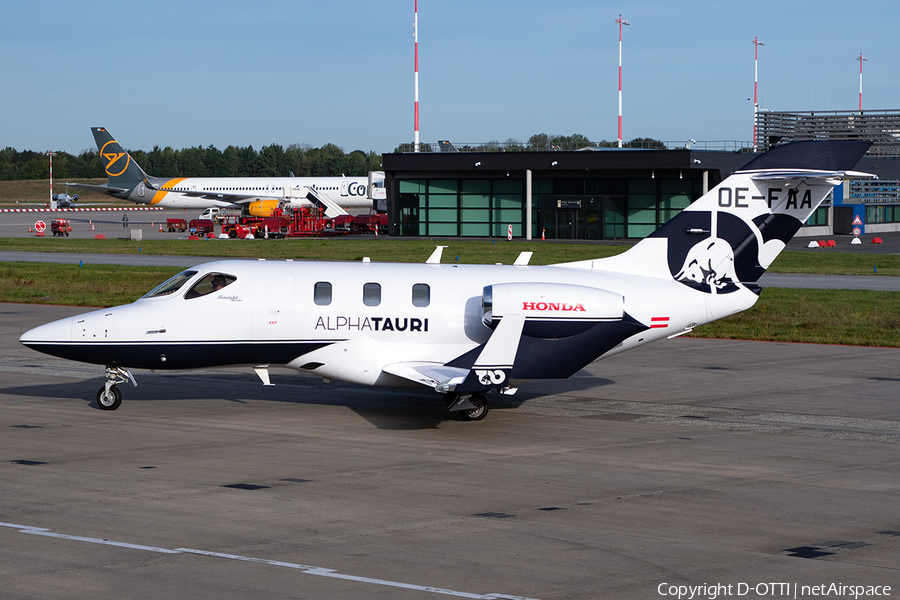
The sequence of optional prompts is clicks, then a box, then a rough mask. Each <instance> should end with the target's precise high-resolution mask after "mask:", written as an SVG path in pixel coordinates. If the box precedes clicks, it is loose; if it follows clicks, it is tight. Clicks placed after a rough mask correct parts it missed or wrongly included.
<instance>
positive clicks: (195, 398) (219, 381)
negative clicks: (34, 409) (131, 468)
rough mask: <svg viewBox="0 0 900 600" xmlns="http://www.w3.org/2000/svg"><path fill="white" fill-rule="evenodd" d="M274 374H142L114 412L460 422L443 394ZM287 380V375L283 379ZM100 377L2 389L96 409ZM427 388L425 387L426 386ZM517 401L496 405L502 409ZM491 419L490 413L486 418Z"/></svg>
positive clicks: (413, 426) (383, 425) (388, 423)
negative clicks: (214, 408)
mask: <svg viewBox="0 0 900 600" xmlns="http://www.w3.org/2000/svg"><path fill="white" fill-rule="evenodd" d="M278 379H279V378H278V377H277V376H276V377H273V378H272V380H273V382H274V383H275V386H274V387H263V386H262V384H261V383H260V382H259V381H258V380H256V379H255V377H253V378H250V377H244V376H242V375H230V374H229V375H225V376H224V377H223V376H222V375H205V374H204V375H198V374H191V375H190V376H189V377H185V376H177V375H171V374H159V373H157V374H141V375H139V376H138V386H137V387H133V386H131V385H130V384H128V385H123V386H122V390H123V392H124V394H125V400H124V401H123V402H122V406H121V407H120V408H118V409H117V410H116V411H115V412H113V413H112V415H113V416H115V414H116V413H121V412H127V411H128V406H129V404H136V403H144V402H160V401H170V400H183V401H184V403H185V406H190V405H191V403H192V402H193V404H194V405H195V406H196V405H199V404H200V403H206V404H208V403H209V402H210V401H224V402H233V403H238V404H249V403H251V402H287V403H293V404H308V405H331V406H345V407H346V408H348V409H350V410H352V411H353V412H355V413H356V414H357V415H359V416H360V417H362V418H363V419H365V420H366V421H368V422H369V423H371V424H372V425H373V426H375V427H376V428H378V429H386V430H419V429H433V428H437V427H439V426H440V424H441V423H443V422H445V421H458V420H460V418H459V417H458V416H457V415H454V414H450V413H448V412H447V411H446V409H445V404H444V401H443V399H442V398H441V397H440V396H437V395H435V394H428V393H421V394H417V393H415V392H411V391H410V390H406V389H399V390H392V389H379V390H377V393H373V390H371V389H369V388H363V387H361V386H353V385H350V384H337V385H335V384H334V383H332V384H322V383H318V382H317V383H316V384H315V385H309V384H307V385H297V383H296V382H291V383H289V384H288V383H280V382H279V381H278ZM281 379H284V380H285V381H288V380H289V379H290V378H289V376H286V377H282V378H281ZM101 383H102V379H99V378H98V379H88V380H83V381H77V382H66V383H45V384H38V385H29V386H22V387H9V388H5V389H4V388H0V393H3V394H8V395H15V396H21V397H35V398H45V399H47V398H49V399H51V400H59V401H65V402H69V401H81V402H83V403H85V404H87V405H88V406H90V407H91V408H93V409H95V410H100V408H99V406H98V405H97V401H96V394H97V390H98V389H99V387H100V385H101ZM426 392H427V390H426ZM517 404H518V403H514V404H511V403H506V402H504V404H495V405H492V407H493V408H496V409H503V408H505V407H509V406H514V405H517ZM488 418H490V417H488Z"/></svg>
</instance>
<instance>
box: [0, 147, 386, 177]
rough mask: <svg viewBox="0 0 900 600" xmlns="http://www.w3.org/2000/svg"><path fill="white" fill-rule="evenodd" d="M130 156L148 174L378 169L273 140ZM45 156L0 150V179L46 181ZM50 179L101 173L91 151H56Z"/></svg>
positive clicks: (339, 154)
mask: <svg viewBox="0 0 900 600" xmlns="http://www.w3.org/2000/svg"><path fill="white" fill-rule="evenodd" d="M129 154H131V157H132V158H133V159H134V160H135V162H137V164H139V165H140V166H141V168H142V169H144V172H146V173H147V174H148V175H150V176H153V177H287V176H289V175H290V174H291V173H293V174H294V175H295V176H297V177H332V176H339V175H347V176H364V175H366V174H367V173H368V172H369V171H379V170H380V169H381V155H380V154H376V153H375V152H363V151H361V150H354V151H353V152H350V153H345V152H344V151H343V150H342V149H341V148H340V147H338V146H336V145H334V144H325V145H324V146H322V147H321V148H313V147H312V146H309V145H301V144H292V145H290V146H288V147H287V148H284V147H282V146H280V145H278V144H272V145H270V146H263V147H262V148H261V149H260V150H259V151H257V150H254V148H253V146H247V147H245V148H239V147H236V146H228V147H227V148H225V150H219V149H217V148H216V147H214V146H209V147H207V148H202V147H199V146H198V147H195V148H185V149H183V150H173V149H172V148H171V147H169V146H166V147H165V148H160V147H159V146H154V147H153V150H151V151H149V152H145V151H143V150H129ZM49 172H50V157H49V156H47V154H46V153H44V152H33V151H31V150H25V151H22V152H19V151H18V150H16V149H14V148H10V147H7V148H4V149H3V150H0V181H14V180H21V179H47V178H48V177H49ZM53 177H54V178H55V179H59V180H64V179H66V180H71V181H77V180H79V179H93V178H105V177H106V172H105V171H104V169H103V163H102V162H101V160H100V155H99V154H98V152H97V151H96V150H85V151H84V152H82V153H81V154H77V155H75V154H70V153H68V152H56V153H54V155H53Z"/></svg>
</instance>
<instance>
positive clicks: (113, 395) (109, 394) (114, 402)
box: [97, 367, 137, 410]
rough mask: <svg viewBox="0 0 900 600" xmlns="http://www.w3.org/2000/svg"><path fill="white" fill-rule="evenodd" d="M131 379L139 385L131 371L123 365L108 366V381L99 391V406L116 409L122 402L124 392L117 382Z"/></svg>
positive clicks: (102, 408)
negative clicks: (117, 385)
mask: <svg viewBox="0 0 900 600" xmlns="http://www.w3.org/2000/svg"><path fill="white" fill-rule="evenodd" d="M126 381H130V382H131V384H132V385H134V386H135V387H137V382H136V381H135V380H134V376H133V375H132V374H131V371H129V370H128V369H125V368H122V367H106V383H105V384H103V387H102V388H100V390H99V391H98V392H97V406H99V407H100V408H101V410H116V409H117V408H119V405H120V404H122V392H120V391H119V388H117V387H116V384H119V383H125V382H126Z"/></svg>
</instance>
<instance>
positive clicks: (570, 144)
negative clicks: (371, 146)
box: [0, 133, 665, 181]
mask: <svg viewBox="0 0 900 600" xmlns="http://www.w3.org/2000/svg"><path fill="white" fill-rule="evenodd" d="M616 145H617V144H616V142H607V141H606V140H603V141H600V142H592V141H591V140H590V139H588V138H587V137H586V136H584V135H581V134H577V133H576V134H573V135H568V136H566V135H550V134H546V133H538V134H535V135H533V136H531V137H530V138H528V141H527V142H520V141H517V140H513V139H508V140H506V141H505V142H499V141H496V140H494V141H491V142H487V143H485V144H478V145H475V146H472V145H469V144H465V145H460V146H459V147H458V149H459V150H462V151H469V152H471V151H486V152H490V151H503V152H516V151H528V150H578V149H580V148H586V147H601V148H602V147H607V148H611V147H614V146H616ZM623 146H624V147H626V148H649V149H665V145H664V144H663V143H662V142H660V141H658V140H654V139H651V138H636V139H634V140H631V141H630V142H626V143H624V144H623ZM412 151H413V144H411V143H409V144H401V145H399V146H398V147H397V148H396V149H395V150H394V152H395V153H400V152H412ZM420 151H421V152H436V151H438V147H437V144H421V145H420ZM129 153H130V154H131V157H132V158H133V159H134V160H135V162H137V164H139V165H140V166H141V168H142V169H144V172H146V173H147V174H148V175H150V176H153V177H287V176H288V175H289V174H290V173H293V174H294V175H295V176H296V177H334V176H338V175H348V176H354V177H359V176H364V175H366V174H367V173H368V172H369V171H379V170H381V155H380V154H376V153H375V152H371V151H370V152H363V151H362V150H354V151H353V152H350V153H345V152H344V151H343V149H341V148H340V147H339V146H336V145H334V144H325V145H324V146H322V147H321V148H313V147H312V146H310V145H308V144H291V145H290V146H288V147H287V148H284V147H282V146H280V145H278V144H272V145H269V146H263V147H262V148H261V149H260V150H259V151H257V150H255V149H254V148H253V146H247V147H245V148H239V147H237V146H228V147H227V148H225V150H219V149H218V148H216V147H215V146H208V147H206V148H202V147H200V146H197V147H194V148H185V149H183V150H173V149H172V148H171V147H169V146H166V147H165V148H160V147H159V146H154V147H153V150H151V151H149V152H145V151H143V150H130V151H129ZM49 172H50V157H49V156H47V154H46V153H44V152H33V151H31V150H25V151H22V152H19V151H18V150H16V149H15V148H11V147H7V148H4V149H3V150H0V181H16V180H22V179H47V178H48V177H49ZM53 176H54V177H55V178H56V179H59V180H70V181H77V180H79V179H95V178H96V179H99V178H105V177H106V172H105V171H104V169H103V163H102V162H101V160H100V155H99V154H98V152H97V151H96V150H85V151H83V152H82V153H81V154H77V155H76V154H69V153H68V152H57V153H55V154H54V156H53Z"/></svg>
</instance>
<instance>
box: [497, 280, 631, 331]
mask: <svg viewBox="0 0 900 600" xmlns="http://www.w3.org/2000/svg"><path fill="white" fill-rule="evenodd" d="M481 304H482V321H483V322H484V324H485V325H486V326H488V327H490V328H491V329H493V328H494V327H496V326H497V323H499V322H500V319H502V318H503V317H504V316H507V315H525V328H524V329H523V331H522V333H523V335H529V336H532V337H539V338H561V337H569V336H572V335H576V334H578V333H581V332H583V331H586V330H587V329H590V328H591V327H593V326H594V325H596V324H597V323H601V322H609V321H621V320H622V318H623V316H624V314H625V298H624V297H622V296H621V295H619V294H614V293H613V292H608V291H606V290H601V289H599V288H592V287H586V286H582V285H570V284H565V283H498V284H494V285H489V286H485V288H484V294H483V296H482V300H481Z"/></svg>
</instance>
